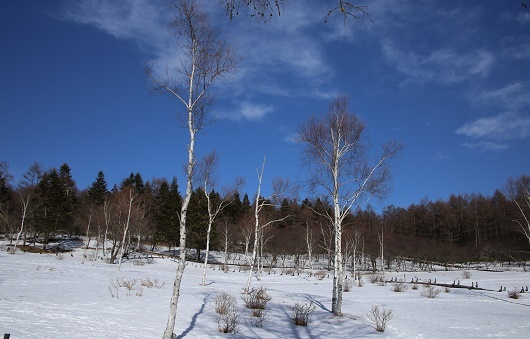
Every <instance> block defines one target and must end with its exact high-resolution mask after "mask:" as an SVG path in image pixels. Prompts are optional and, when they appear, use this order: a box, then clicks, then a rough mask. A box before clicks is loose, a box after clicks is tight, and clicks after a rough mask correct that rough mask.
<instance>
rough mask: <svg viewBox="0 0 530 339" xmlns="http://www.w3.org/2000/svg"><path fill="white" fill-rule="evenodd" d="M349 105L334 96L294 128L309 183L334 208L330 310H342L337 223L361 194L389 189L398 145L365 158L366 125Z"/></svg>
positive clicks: (391, 144)
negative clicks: (372, 158) (319, 112)
mask: <svg viewBox="0 0 530 339" xmlns="http://www.w3.org/2000/svg"><path fill="white" fill-rule="evenodd" d="M348 106H349V99H348V98H347V97H344V96H342V97H339V98H337V99H335V100H333V101H332V102H331V103H330V106H329V112H328V114H327V115H326V116H325V117H321V118H318V117H312V118H310V119H309V120H308V121H307V122H306V123H305V124H303V125H302V126H301V127H300V128H299V130H298V140H299V141H300V142H301V143H303V144H305V152H304V159H305V161H306V162H307V165H308V166H309V168H311V169H312V170H313V171H312V173H311V176H310V180H309V183H310V187H312V188H314V189H315V190H321V191H323V193H324V194H325V195H327V196H328V197H330V199H331V201H332V206H333V211H332V212H331V213H326V214H325V215H324V216H325V217H326V218H327V219H328V220H329V221H330V223H331V224H332V225H333V231H334V248H333V255H334V262H333V292H332V312H333V313H334V314H335V315H341V313H342V289H343V280H344V269H343V258H342V223H343V221H344V219H345V218H346V217H347V215H348V214H349V213H350V212H351V210H352V207H353V206H354V205H355V204H357V203H359V201H360V200H361V199H363V198H364V197H366V198H368V197H371V196H376V197H383V196H385V195H386V194H387V193H388V186H387V185H386V184H387V182H388V179H389V177H390V172H389V168H388V165H389V162H390V160H391V159H392V158H394V157H395V156H396V155H397V154H398V153H399V151H400V150H401V145H400V144H398V143H396V142H389V143H387V144H385V145H383V150H382V154H381V156H380V157H379V158H378V160H377V161H376V162H375V164H371V163H370V162H369V160H368V159H367V150H368V145H367V140H366V132H365V125H364V123H363V122H362V121H361V120H360V119H359V118H358V117H357V116H356V115H355V114H353V113H350V111H349V107H348Z"/></svg>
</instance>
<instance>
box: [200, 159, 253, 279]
mask: <svg viewBox="0 0 530 339" xmlns="http://www.w3.org/2000/svg"><path fill="white" fill-rule="evenodd" d="M217 163H218V157H217V154H216V153H215V152H212V153H210V154H208V155H206V156H205V157H204V158H203V160H202V162H201V163H200V164H199V166H198V168H199V170H198V176H199V178H200V181H201V182H202V187H201V190H202V192H203V193H204V196H205V197H206V201H207V207H208V226H207V228H206V254H205V256H204V265H203V270H202V282H201V285H202V286H205V285H206V270H207V268H208V256H209V254H210V234H211V232H212V226H213V223H214V222H215V221H216V220H217V217H218V216H219V214H220V213H221V212H222V211H223V210H224V209H225V208H226V207H227V206H228V205H230V204H231V203H232V201H233V198H234V194H235V192H236V191H237V190H238V188H239V187H241V185H242V184H243V179H237V180H236V182H235V183H234V185H233V187H227V188H225V189H224V192H223V195H222V196H221V197H220V200H217V201H214V199H213V198H214V197H212V194H211V192H213V191H214V189H215V184H216V180H215V167H216V166H217ZM226 241H227V242H228V239H226ZM226 247H227V245H225V249H226Z"/></svg>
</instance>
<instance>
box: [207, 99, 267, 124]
mask: <svg viewBox="0 0 530 339" xmlns="http://www.w3.org/2000/svg"><path fill="white" fill-rule="evenodd" d="M273 111H274V107H273V106H268V105H264V104H256V103H252V102H249V101H242V102H241V104H240V105H239V107H238V108H237V109H236V110H234V111H230V112H221V113H218V114H217V116H218V117H219V118H220V119H230V120H234V121H241V120H246V121H259V120H262V119H263V118H265V116H267V114H269V113H272V112H273Z"/></svg>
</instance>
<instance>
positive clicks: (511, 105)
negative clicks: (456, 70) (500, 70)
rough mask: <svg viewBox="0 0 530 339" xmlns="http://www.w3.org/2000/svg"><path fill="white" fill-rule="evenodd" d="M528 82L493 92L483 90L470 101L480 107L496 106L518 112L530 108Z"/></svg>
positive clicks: (529, 87)
mask: <svg viewBox="0 0 530 339" xmlns="http://www.w3.org/2000/svg"><path fill="white" fill-rule="evenodd" d="M529 93H530V82H526V83H524V82H515V83H511V84H509V85H506V86H504V87H501V88H497V89H493V90H483V91H482V92H480V93H478V94H474V95H473V96H472V97H471V98H470V99H471V101H472V102H474V103H478V104H481V105H496V106H499V107H501V108H503V109H510V110H519V109H521V108H526V107H530V95H529Z"/></svg>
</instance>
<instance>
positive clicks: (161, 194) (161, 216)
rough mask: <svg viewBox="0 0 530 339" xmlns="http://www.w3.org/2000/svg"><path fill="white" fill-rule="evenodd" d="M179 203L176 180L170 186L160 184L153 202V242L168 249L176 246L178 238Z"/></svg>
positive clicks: (180, 201)
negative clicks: (166, 246)
mask: <svg viewBox="0 0 530 339" xmlns="http://www.w3.org/2000/svg"><path fill="white" fill-rule="evenodd" d="M181 203H182V200H181V197H180V193H179V191H178V184H177V178H173V180H172V182H171V184H168V183H167V181H164V182H162V184H161V185H160V188H159V189H158V192H157V193H156V195H155V202H154V219H155V227H156V231H155V238H156V239H155V242H157V241H161V242H163V243H164V244H167V245H168V247H169V249H171V246H172V245H175V246H176V243H177V241H178V239H179V236H180V235H179V222H178V213H179V211H180V208H181Z"/></svg>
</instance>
